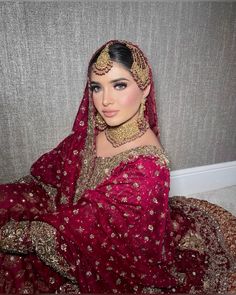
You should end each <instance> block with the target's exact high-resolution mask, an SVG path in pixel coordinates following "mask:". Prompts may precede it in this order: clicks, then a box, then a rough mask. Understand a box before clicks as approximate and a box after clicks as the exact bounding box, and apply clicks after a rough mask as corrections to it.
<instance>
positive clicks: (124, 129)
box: [105, 119, 149, 147]
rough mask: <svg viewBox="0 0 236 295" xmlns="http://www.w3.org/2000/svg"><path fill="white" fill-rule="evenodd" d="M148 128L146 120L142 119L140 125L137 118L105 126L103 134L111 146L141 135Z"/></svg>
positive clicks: (116, 145)
mask: <svg viewBox="0 0 236 295" xmlns="http://www.w3.org/2000/svg"><path fill="white" fill-rule="evenodd" d="M148 128H149V124H148V122H147V121H146V120H145V119H144V120H143V121H142V125H140V124H139V121H138V120H134V121H131V122H130V121H128V122H125V123H124V124H121V125H119V126H115V127H107V128H106V129H105V135H106V138H107V140H108V141H109V142H110V143H111V144H112V146H113V147H119V146H121V145H123V144H125V143H127V142H130V141H133V140H135V139H137V138H138V137H141V136H142V135H143V134H144V133H145V132H146V131H147V129H148Z"/></svg>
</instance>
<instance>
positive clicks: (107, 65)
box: [93, 43, 113, 75]
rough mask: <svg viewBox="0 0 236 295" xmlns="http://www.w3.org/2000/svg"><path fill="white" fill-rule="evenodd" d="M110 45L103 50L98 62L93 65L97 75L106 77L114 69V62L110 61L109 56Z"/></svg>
mask: <svg viewBox="0 0 236 295" xmlns="http://www.w3.org/2000/svg"><path fill="white" fill-rule="evenodd" d="M110 44H111V43H108V44H107V45H106V46H105V47H104V48H103V50H102V51H101V53H100V55H99V56H98V58H97V61H96V62H95V63H94V64H93V71H94V73H95V74H97V75H104V74H106V73H107V72H109V71H110V69H111V68H112V64H113V63H112V60H111V59H110V55H109V45H110Z"/></svg>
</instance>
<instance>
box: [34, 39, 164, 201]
mask: <svg viewBox="0 0 236 295" xmlns="http://www.w3.org/2000/svg"><path fill="white" fill-rule="evenodd" d="M111 41H112V42H116V41H117V42H123V43H125V41H119V40H110V41H108V42H107V43H110V42H111ZM107 43H105V44H104V45H102V46H101V47H100V48H99V49H98V50H97V51H96V52H95V53H94V55H93V56H95V55H96V53H97V52H98V51H100V50H101V49H103V48H104V47H105V46H106V44H107ZM132 45H133V46H135V47H136V48H138V46H137V45H134V44H132ZM138 50H139V51H140V49H139V48H138ZM142 54H143V53H142ZM143 56H144V55H143ZM92 58H93V57H92ZM144 58H145V60H146V62H147V59H146V57H145V56H144ZM147 64H148V63H147ZM148 67H149V73H150V81H151V88H150V93H149V95H148V97H147V100H146V111H145V117H146V119H147V120H148V122H149V125H150V128H151V129H152V130H153V131H154V133H155V134H156V135H157V136H159V130H158V124H157V111H156V101H155V91H154V83H153V77H152V71H151V68H150V66H148ZM88 79H89V77H88ZM94 113H95V110H94V106H93V103H92V99H91V92H90V89H89V83H88V82H87V84H86V87H85V90H84V94H83V98H82V101H81V104H80V107H79V110H78V113H77V115H76V119H75V121H74V124H73V128H72V133H71V134H70V135H69V136H68V137H67V138H65V139H64V140H63V141H62V142H61V143H60V144H59V145H58V146H57V147H56V148H55V149H53V150H52V151H50V152H48V153H46V154H44V155H42V156H41V157H40V158H39V159H38V160H37V161H36V162H35V163H34V164H33V165H32V167H31V174H32V175H33V176H34V177H35V178H36V179H37V180H38V181H40V182H41V183H42V184H43V185H44V188H45V189H46V190H48V191H49V192H52V191H53V197H54V198H55V200H54V203H55V206H57V205H58V203H59V199H60V200H63V201H60V203H61V204H64V205H70V204H72V203H74V204H75V203H76V201H77V200H78V198H79V196H80V194H81V193H82V191H84V188H85V187H86V185H85V183H84V175H86V174H87V173H89V169H90V167H92V166H93V165H92V164H93V161H94V158H95V157H96V154H95V134H96V130H95V124H94Z"/></svg>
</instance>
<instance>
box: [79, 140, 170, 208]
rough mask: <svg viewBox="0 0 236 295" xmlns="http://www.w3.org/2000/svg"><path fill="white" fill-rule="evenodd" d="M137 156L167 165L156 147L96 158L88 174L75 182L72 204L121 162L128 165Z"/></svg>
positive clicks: (166, 161)
mask: <svg viewBox="0 0 236 295" xmlns="http://www.w3.org/2000/svg"><path fill="white" fill-rule="evenodd" d="M139 156H151V157H155V158H156V157H157V160H156V164H159V165H162V166H166V165H168V164H169V161H168V158H167V157H166V155H165V153H164V151H163V150H161V149H159V148H157V147H156V146H141V147H136V148H133V149H131V150H128V151H124V152H122V153H119V154H117V155H115V156H112V157H105V158H103V157H97V158H95V163H94V165H93V166H92V167H90V168H91V169H90V173H88V174H87V175H84V176H83V179H81V178H82V177H80V178H79V180H78V181H77V185H78V189H77V190H76V195H75V198H74V204H75V203H76V202H77V201H78V199H79V197H80V194H82V193H83V191H84V190H86V189H94V188H95V187H96V186H97V185H98V184H99V183H101V182H102V181H103V180H104V179H105V178H107V177H109V176H110V174H111V172H112V170H113V169H114V168H116V167H118V166H119V164H120V163H121V162H123V163H128V162H129V161H132V160H134V159H136V158H138V157H139ZM80 181H81V182H80Z"/></svg>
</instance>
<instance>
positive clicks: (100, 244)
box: [0, 44, 236, 293]
mask: <svg viewBox="0 0 236 295" xmlns="http://www.w3.org/2000/svg"><path fill="white" fill-rule="evenodd" d="M105 45H106V44H105ZM105 45H103V47H104V46H105ZM150 75H152V74H151V70H150ZM145 115H146V118H147V120H148V121H149V124H150V126H151V128H152V130H154V132H155V133H156V135H158V134H159V133H158V125H157V113H156V104H155V94H154V85H153V79H152V76H151V91H150V94H149V96H148V98H147V105H146V114H145ZM93 117H94V109H93V104H92V101H91V95H90V90H89V87H88V84H87V85H86V87H85V91H84V95H83V99H82V101H81V105H80V108H79V111H78V113H77V116H76V119H75V122H74V125H73V130H72V133H71V134H70V135H69V136H68V137H67V138H66V139H64V140H63V141H62V142H61V143H60V144H59V145H58V146H57V147H56V148H55V149H53V150H52V151H50V152H48V153H46V154H44V155H43V156H41V157H40V158H39V159H38V160H37V161H36V162H35V163H34V164H33V165H32V167H31V173H30V175H29V176H27V177H24V178H22V179H21V180H18V181H16V182H14V183H11V184H4V185H1V186H0V208H1V209H0V227H1V228H0V235H1V237H0V293H55V292H57V293H60V292H61V293H73V292H74V293H78V292H83V293H189V292H192V293H202V292H204V293H212V292H225V291H228V290H229V289H230V288H231V290H232V286H233V281H235V280H234V278H235V277H234V275H235V270H234V265H235V248H234V247H233V246H234V244H233V243H235V228H236V227H235V218H234V217H233V216H232V215H230V214H229V213H228V212H226V211H225V210H223V209H222V208H219V207H217V206H215V205H211V204H209V203H204V202H201V201H199V200H194V199H185V198H173V199H171V200H170V201H169V200H168V193H169V185H170V173H169V172H170V171H169V168H168V160H167V158H166V156H165V154H164V153H163V151H162V150H160V149H158V148H156V147H154V146H148V145H147V146H143V147H138V148H134V149H131V150H128V151H126V152H123V153H121V154H118V155H116V156H114V157H108V158H100V157H97V156H96V154H95V143H94V142H95V141H94V139H95V134H96V130H95V127H94V118H93ZM226 228H227V234H225V235H224V234H222V233H224V231H225V229H226ZM232 245H233V246H232Z"/></svg>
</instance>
